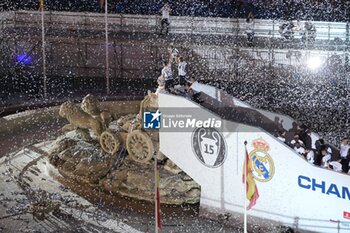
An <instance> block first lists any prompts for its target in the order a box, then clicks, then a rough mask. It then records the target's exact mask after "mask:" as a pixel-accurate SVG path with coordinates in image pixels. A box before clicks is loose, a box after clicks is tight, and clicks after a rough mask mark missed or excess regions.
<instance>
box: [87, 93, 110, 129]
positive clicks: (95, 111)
mask: <svg viewBox="0 0 350 233" xmlns="http://www.w3.org/2000/svg"><path fill="white" fill-rule="evenodd" d="M81 109H83V111H84V112H86V113H88V114H90V115H91V116H93V117H94V118H96V119H98V120H99V121H100V122H101V123H102V124H103V125H104V127H105V128H108V125H109V123H111V122H112V120H113V116H112V114H111V112H110V111H107V110H100V103H99V101H98V100H97V98H96V97H95V96H93V95H90V94H88V95H87V96H85V97H84V99H83V101H82V102H81Z"/></svg>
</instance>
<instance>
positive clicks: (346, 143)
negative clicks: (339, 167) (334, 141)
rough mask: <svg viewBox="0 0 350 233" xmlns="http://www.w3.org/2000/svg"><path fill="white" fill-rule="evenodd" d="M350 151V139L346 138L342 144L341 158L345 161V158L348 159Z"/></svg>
mask: <svg viewBox="0 0 350 233" xmlns="http://www.w3.org/2000/svg"><path fill="white" fill-rule="evenodd" d="M349 149H350V145H349V139H348V138H344V139H343V141H342V143H341V144H340V157H341V158H342V159H345V158H347V157H348V151H349Z"/></svg>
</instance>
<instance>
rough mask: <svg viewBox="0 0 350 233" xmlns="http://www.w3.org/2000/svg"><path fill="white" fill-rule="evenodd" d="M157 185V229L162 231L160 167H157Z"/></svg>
mask: <svg viewBox="0 0 350 233" xmlns="http://www.w3.org/2000/svg"><path fill="white" fill-rule="evenodd" d="M156 167H157V168H156V185H157V193H156V201H157V216H156V217H157V228H158V229H162V222H161V216H160V213H161V211H160V191H159V183H160V174H159V167H158V165H157V166H156Z"/></svg>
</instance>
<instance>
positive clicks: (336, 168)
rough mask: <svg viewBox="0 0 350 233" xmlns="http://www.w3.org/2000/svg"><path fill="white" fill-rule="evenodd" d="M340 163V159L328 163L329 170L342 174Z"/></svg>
mask: <svg viewBox="0 0 350 233" xmlns="http://www.w3.org/2000/svg"><path fill="white" fill-rule="evenodd" d="M340 161H341V159H338V160H336V161H332V162H330V163H329V168H330V169H333V171H336V172H343V166H342V164H341V163H340Z"/></svg>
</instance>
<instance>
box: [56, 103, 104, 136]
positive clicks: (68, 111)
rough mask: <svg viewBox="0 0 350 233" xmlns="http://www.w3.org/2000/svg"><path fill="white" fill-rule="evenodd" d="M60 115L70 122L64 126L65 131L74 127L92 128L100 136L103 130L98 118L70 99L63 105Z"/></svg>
mask: <svg viewBox="0 0 350 233" xmlns="http://www.w3.org/2000/svg"><path fill="white" fill-rule="evenodd" d="M59 115H60V116H61V117H64V118H66V119H67V120H68V121H69V124H68V125H65V126H64V127H63V128H62V131H63V132H66V131H70V130H74V129H91V130H92V131H93V132H94V133H95V134H96V136H100V135H101V133H102V131H103V126H102V123H101V122H100V121H99V120H98V119H95V118H94V117H92V116H91V115H90V114H88V113H86V112H84V111H83V110H82V109H81V108H79V107H78V106H76V105H75V104H74V103H72V102H70V101H67V102H65V103H63V104H62V105H61V108H60V111H59Z"/></svg>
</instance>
